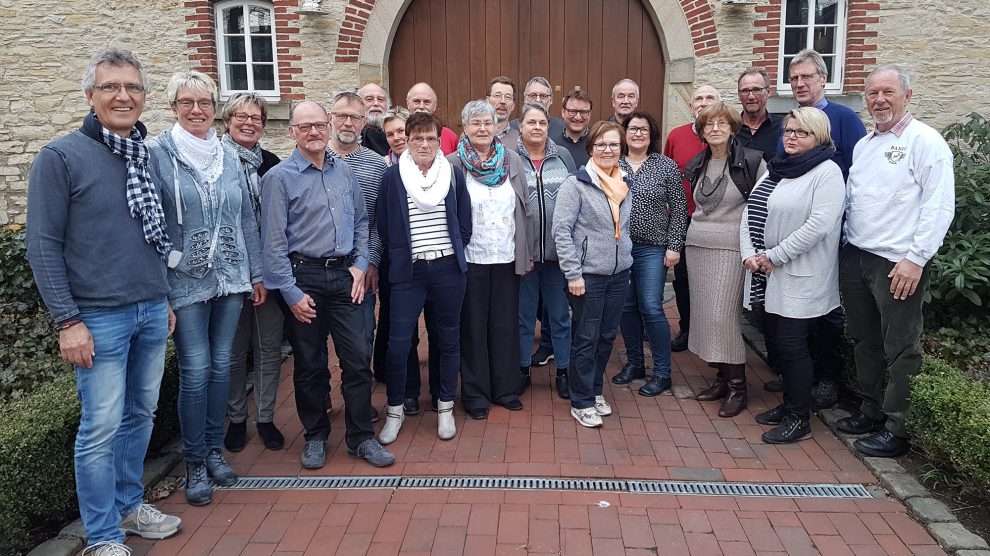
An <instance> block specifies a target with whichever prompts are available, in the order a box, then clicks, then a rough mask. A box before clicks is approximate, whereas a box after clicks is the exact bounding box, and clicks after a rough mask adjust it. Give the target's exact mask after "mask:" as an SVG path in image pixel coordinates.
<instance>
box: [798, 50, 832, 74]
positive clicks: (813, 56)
mask: <svg viewBox="0 0 990 556" xmlns="http://www.w3.org/2000/svg"><path fill="white" fill-rule="evenodd" d="M805 62H811V63H812V64H814V65H815V69H817V70H818V75H820V76H822V77H824V78H825V79H828V66H826V65H825V58H822V55H821V54H819V53H817V52H815V51H814V50H812V49H810V48H805V49H804V50H802V51H801V52H798V53H797V54H795V55H794V58H792V59H791V65H790V66H788V67H794V64H803V63H805Z"/></svg>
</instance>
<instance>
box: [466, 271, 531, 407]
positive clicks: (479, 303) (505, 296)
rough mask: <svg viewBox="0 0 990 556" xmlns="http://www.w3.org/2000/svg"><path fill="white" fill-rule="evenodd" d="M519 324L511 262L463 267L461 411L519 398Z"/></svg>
mask: <svg viewBox="0 0 990 556" xmlns="http://www.w3.org/2000/svg"><path fill="white" fill-rule="evenodd" d="M518 324H519V276H516V273H515V263H504V264H472V263H468V272H467V293H465V295H464V307H463V308H462V309H461V403H462V404H464V408H465V409H468V410H473V409H480V408H483V407H488V406H489V405H490V404H492V403H497V404H500V405H505V404H507V403H510V402H513V401H515V400H518V399H519V390H521V389H522V375H520V373H519V366H518V365H516V363H517V361H516V355H515V354H517V353H519V326H518Z"/></svg>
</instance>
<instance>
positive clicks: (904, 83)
mask: <svg viewBox="0 0 990 556" xmlns="http://www.w3.org/2000/svg"><path fill="white" fill-rule="evenodd" d="M885 71H892V72H896V73H897V79H898V81H900V82H901V92H902V93H906V92H908V91H910V90H911V74H910V73H908V71H907V69H905V68H903V67H901V66H897V65H894V64H884V65H882V66H877V67H876V68H874V70H873V71H871V72H870V76H869V77H868V78H866V82H867V83H869V82H870V79H873V76H874V75H876V74H878V73H881V72H885Z"/></svg>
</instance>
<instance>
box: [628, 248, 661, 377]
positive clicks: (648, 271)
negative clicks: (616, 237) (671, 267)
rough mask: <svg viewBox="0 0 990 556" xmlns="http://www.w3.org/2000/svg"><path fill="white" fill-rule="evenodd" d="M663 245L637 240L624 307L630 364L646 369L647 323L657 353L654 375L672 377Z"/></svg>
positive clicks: (654, 358) (633, 249) (654, 353)
mask: <svg viewBox="0 0 990 556" xmlns="http://www.w3.org/2000/svg"><path fill="white" fill-rule="evenodd" d="M666 251H667V248H666V247H664V246H663V245H646V244H643V243H634V244H633V248H632V257H633V264H632V269H631V273H632V274H631V277H630V279H629V293H628V294H626V304H625V306H624V307H623V308H622V321H621V322H620V327H621V330H622V339H623V341H624V342H625V344H626V358H627V359H628V360H629V364H630V365H632V366H634V367H637V368H640V369H641V368H643V367H645V365H646V362H645V361H644V357H643V325H644V324H645V325H646V337H647V338H649V340H650V352H652V353H653V374H655V375H657V376H661V377H668V378H669V377H670V325H669V324H668V323H667V315H665V314H664V312H663V286H664V283H665V282H666V281H667V267H665V266H663V256H664V254H665V252H666Z"/></svg>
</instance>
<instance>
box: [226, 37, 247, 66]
mask: <svg viewBox="0 0 990 556" xmlns="http://www.w3.org/2000/svg"><path fill="white" fill-rule="evenodd" d="M223 40H224V45H225V46H226V47H227V59H226V60H225V61H226V62H245V61H247V58H246V57H245V55H244V37H224V39H223Z"/></svg>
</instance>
